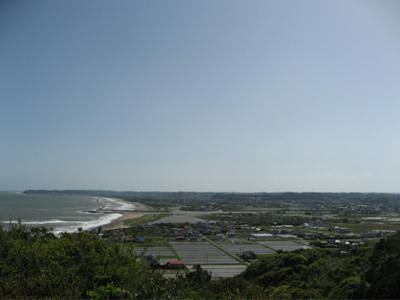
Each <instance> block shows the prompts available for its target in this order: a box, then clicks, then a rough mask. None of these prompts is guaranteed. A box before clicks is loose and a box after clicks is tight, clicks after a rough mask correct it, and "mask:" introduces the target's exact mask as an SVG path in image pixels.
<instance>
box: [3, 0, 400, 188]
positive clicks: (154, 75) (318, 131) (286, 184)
mask: <svg viewBox="0 0 400 300" xmlns="http://www.w3.org/2000/svg"><path fill="white" fill-rule="evenodd" d="M399 66H400V4H399V3H398V2H397V1H395V0H394V1H392V0H385V1H378V0H377V1H370V0H335V1H320V0H315V1H313V0H304V1H296V0H290V1H289V0H279V1H278V0H276V1H268V0H251V1H242V0H241V1H238V0H225V1H223V0H201V1H194V0H193V1H190V0H189V1H188V0H168V1H164V0H158V1H155V0H146V1H139V0H137V1H135V0H119V1H109V0H86V1H81V0H59V1H54V0H35V1H20V0H0V190H24V189H39V188H47V189H70V188H73V189H113V190H135V191H155V190H157V191H234V192H279V191H320V192H400V180H399V179H400V152H399V150H400V138H399V135H400V118H399V113H400V82H399V80H400V68H399Z"/></svg>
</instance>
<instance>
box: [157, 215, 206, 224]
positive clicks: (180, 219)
mask: <svg viewBox="0 0 400 300" xmlns="http://www.w3.org/2000/svg"><path fill="white" fill-rule="evenodd" d="M199 222H204V220H203V219H200V218H197V217H194V216H191V215H183V214H174V215H170V216H166V217H164V218H160V219H158V220H156V221H154V222H151V223H150V224H161V223H171V224H184V223H191V224H196V223H199Z"/></svg>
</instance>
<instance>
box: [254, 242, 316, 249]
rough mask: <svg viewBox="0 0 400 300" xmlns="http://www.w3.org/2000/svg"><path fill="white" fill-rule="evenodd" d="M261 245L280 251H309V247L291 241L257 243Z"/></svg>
mask: <svg viewBox="0 0 400 300" xmlns="http://www.w3.org/2000/svg"><path fill="white" fill-rule="evenodd" d="M258 243H259V244H261V245H264V246H267V247H270V248H272V249H274V250H282V251H293V250H296V249H310V248H311V247H309V246H304V245H301V244H299V243H296V242H293V241H267V242H258Z"/></svg>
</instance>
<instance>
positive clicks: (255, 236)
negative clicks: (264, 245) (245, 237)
mask: <svg viewBox="0 0 400 300" xmlns="http://www.w3.org/2000/svg"><path fill="white" fill-rule="evenodd" d="M274 236H275V235H274V234H271V233H250V234H249V238H253V239H268V238H272V237H274Z"/></svg>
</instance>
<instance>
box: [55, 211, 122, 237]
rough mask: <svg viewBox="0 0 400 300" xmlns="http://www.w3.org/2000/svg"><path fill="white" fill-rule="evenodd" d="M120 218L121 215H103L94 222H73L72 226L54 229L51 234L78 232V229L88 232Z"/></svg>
mask: <svg viewBox="0 0 400 300" xmlns="http://www.w3.org/2000/svg"><path fill="white" fill-rule="evenodd" d="M120 217H122V214H104V215H102V216H101V217H100V218H98V219H96V220H90V221H76V222H74V223H75V224H74V225H73V226H61V227H58V228H55V230H53V231H52V232H53V233H54V234H59V233H61V232H75V231H77V230H78V228H82V230H89V229H92V228H96V227H99V226H103V225H106V224H108V223H111V222H112V221H114V220H116V219H118V218H120Z"/></svg>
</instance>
